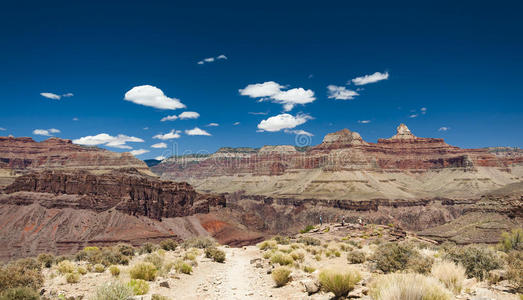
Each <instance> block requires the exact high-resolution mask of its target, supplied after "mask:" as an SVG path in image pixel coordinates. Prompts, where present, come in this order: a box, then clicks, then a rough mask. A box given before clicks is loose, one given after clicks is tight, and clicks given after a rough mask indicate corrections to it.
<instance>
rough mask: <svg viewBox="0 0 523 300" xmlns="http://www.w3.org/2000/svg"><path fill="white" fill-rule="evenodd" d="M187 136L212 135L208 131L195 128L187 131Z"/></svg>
mask: <svg viewBox="0 0 523 300" xmlns="http://www.w3.org/2000/svg"><path fill="white" fill-rule="evenodd" d="M185 134H187V135H207V136H210V135H211V134H210V133H208V132H207V131H205V130H203V129H200V128H198V127H194V128H193V129H190V130H185Z"/></svg>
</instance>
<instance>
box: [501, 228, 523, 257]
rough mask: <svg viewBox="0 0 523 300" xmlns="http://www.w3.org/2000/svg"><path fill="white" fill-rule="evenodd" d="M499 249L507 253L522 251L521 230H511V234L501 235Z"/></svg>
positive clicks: (522, 231)
mask: <svg viewBox="0 0 523 300" xmlns="http://www.w3.org/2000/svg"><path fill="white" fill-rule="evenodd" d="M501 237H502V240H501V242H500V248H501V249H502V250H503V251H505V252H509V251H511V250H523V228H517V229H513V230H512V232H504V233H502V234H501Z"/></svg>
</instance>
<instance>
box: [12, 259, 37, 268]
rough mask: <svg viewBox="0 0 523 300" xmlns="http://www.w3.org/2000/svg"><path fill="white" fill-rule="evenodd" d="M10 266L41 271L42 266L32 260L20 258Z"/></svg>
mask: <svg viewBox="0 0 523 300" xmlns="http://www.w3.org/2000/svg"><path fill="white" fill-rule="evenodd" d="M12 264H14V265H17V266H19V267H21V268H24V269H28V270H37V271H41V270H42V264H41V263H40V262H39V261H38V260H36V259H34V258H21V259H19V260H17V261H15V262H13V263H12Z"/></svg>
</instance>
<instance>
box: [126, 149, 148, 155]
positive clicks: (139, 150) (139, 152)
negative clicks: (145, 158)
mask: <svg viewBox="0 0 523 300" xmlns="http://www.w3.org/2000/svg"><path fill="white" fill-rule="evenodd" d="M147 152H150V151H149V150H145V149H137V150H133V151H129V153H131V154H132V155H134V156H137V155H142V154H145V153H147Z"/></svg>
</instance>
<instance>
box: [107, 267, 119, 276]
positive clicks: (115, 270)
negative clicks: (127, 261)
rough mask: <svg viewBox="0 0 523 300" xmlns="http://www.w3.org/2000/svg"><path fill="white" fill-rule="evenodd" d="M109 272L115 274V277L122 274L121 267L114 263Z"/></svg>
mask: <svg viewBox="0 0 523 300" xmlns="http://www.w3.org/2000/svg"><path fill="white" fill-rule="evenodd" d="M109 272H111V275H113V276H115V277H116V276H118V275H120V269H119V268H118V267H117V266H115V265H112V266H110V267H109Z"/></svg>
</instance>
